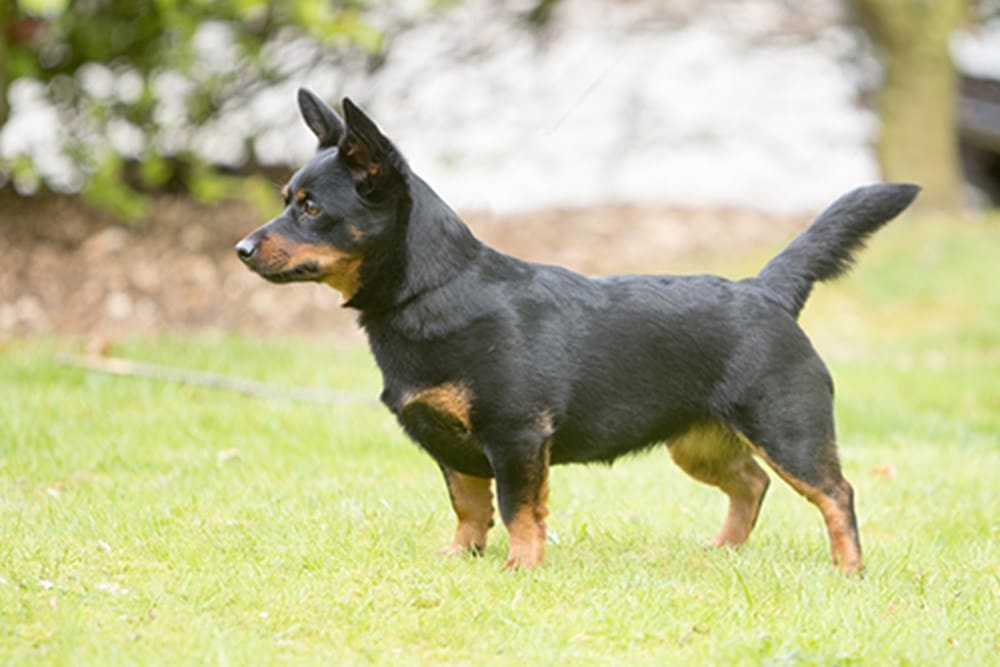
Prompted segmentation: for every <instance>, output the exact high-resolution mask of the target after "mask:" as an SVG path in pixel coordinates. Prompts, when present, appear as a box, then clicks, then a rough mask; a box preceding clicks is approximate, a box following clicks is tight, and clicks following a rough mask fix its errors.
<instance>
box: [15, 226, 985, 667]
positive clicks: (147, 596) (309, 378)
mask: <svg viewBox="0 0 1000 667" xmlns="http://www.w3.org/2000/svg"><path fill="white" fill-rule="evenodd" d="M998 247H1000V221H998V220H995V219H994V220H991V221H980V222H972V221H970V222H962V223H959V222H953V221H940V220H938V221H920V220H914V219H907V220H905V221H901V222H899V223H897V224H895V225H894V226H891V227H890V228H889V229H888V230H886V231H885V232H883V233H882V235H881V236H880V237H879V238H878V239H877V240H876V241H875V242H874V243H873V247H872V248H871V249H870V250H869V251H868V252H867V254H866V255H865V257H864V258H863V261H862V262H861V264H860V266H859V268H858V270H856V271H855V273H854V274H853V275H852V276H851V277H850V278H848V279H846V280H844V281H842V282H840V283H838V284H836V285H834V286H823V287H820V288H818V289H817V293H816V294H815V295H814V297H813V302H812V303H811V304H810V306H809V308H808V309H807V311H806V313H805V318H804V319H805V326H806V328H807V330H809V331H810V332H811V333H812V334H813V336H814V339H815V341H816V344H817V346H818V347H819V348H820V350H821V351H822V352H823V354H824V356H825V357H826V358H827V359H828V361H829V362H830V365H831V367H832V370H833V373H834V376H835V377H836V379H837V386H838V404H837V409H838V419H839V433H840V439H841V442H842V445H841V446H842V456H843V460H844V467H845V470H846V473H847V475H848V477H849V478H850V479H851V480H852V482H853V483H854V485H855V487H856V489H857V493H858V502H859V518H860V522H861V531H862V539H863V543H864V547H865V548H866V561H867V564H868V573H867V576H866V578H865V579H863V580H855V579H844V578H842V577H841V576H839V575H838V574H836V573H835V571H834V570H833V569H832V568H831V567H830V565H829V563H828V558H827V544H826V538H825V535H824V531H823V529H822V525H821V520H820V517H819V514H818V512H816V511H815V510H814V509H813V508H812V507H810V506H809V505H807V504H806V503H805V502H803V501H802V500H800V499H799V498H798V497H797V496H795V495H794V493H792V492H791V491H790V490H788V488H787V487H786V486H785V485H783V484H781V483H780V482H776V483H775V484H774V485H773V486H772V491H771V493H770V494H769V496H768V499H767V501H766V502H765V504H764V509H763V512H762V517H761V521H760V524H759V525H758V528H757V530H756V532H755V533H754V535H753V536H752V538H751V540H750V542H749V543H748V544H747V545H746V547H745V548H744V549H743V550H741V551H739V552H734V551H730V550H705V549H703V548H702V545H703V544H704V543H705V542H706V541H707V540H708V539H709V538H710V537H711V535H712V534H713V533H714V531H715V529H716V528H717V527H718V525H719V523H720V522H721V519H722V515H723V512H724V505H725V503H724V499H723V497H722V495H721V494H720V493H718V492H717V491H715V490H713V489H710V488H707V487H704V486H701V485H699V484H697V483H696V482H694V481H692V480H690V479H688V478H687V477H685V476H684V475H683V473H681V472H680V471H679V470H677V469H676V468H674V467H673V465H672V464H671V463H670V461H669V457H668V456H667V455H666V453H665V452H663V451H654V452H652V453H651V454H647V455H644V456H641V457H637V458H632V459H627V460H625V461H623V462H621V463H620V464H616V465H615V466H614V467H613V468H611V469H610V470H609V469H607V468H604V467H586V466H576V467H560V468H556V469H555V470H554V471H553V475H552V499H551V500H552V503H551V505H552V507H551V509H552V516H551V519H550V528H551V530H552V539H551V543H550V544H549V545H548V552H547V564H546V566H545V567H544V568H542V569H541V570H538V571H535V572H532V573H510V572H505V571H502V569H501V563H502V561H503V556H504V552H505V547H506V539H507V538H506V534H505V532H504V531H503V529H502V528H501V529H495V530H494V531H493V532H492V534H491V539H492V543H491V545H490V547H489V548H488V550H487V553H486V554H485V556H484V557H483V558H479V559H472V558H466V559H450V560H448V559H442V558H439V557H437V556H436V555H435V551H436V549H437V548H439V547H440V546H443V545H444V544H445V543H446V542H447V540H448V539H449V538H450V534H451V530H452V522H453V519H452V517H451V510H450V508H449V506H448V502H447V496H446V493H445V490H444V485H443V483H442V480H441V479H440V474H439V473H438V471H437V469H436V467H435V466H434V465H433V464H432V462H431V461H430V460H429V459H428V458H427V457H426V456H425V455H423V454H421V453H420V452H419V451H418V450H417V448H416V447H414V446H413V445H411V444H410V443H409V442H408V441H407V440H406V439H405V438H404V436H403V435H401V433H400V431H399V429H398V427H397V426H396V425H395V423H394V421H393V420H392V418H391V417H390V416H389V415H388V413H387V412H385V411H384V410H383V409H381V408H380V407H379V406H378V405H377V404H376V403H375V400H374V397H376V396H377V395H378V391H379V382H378V377H377V373H376V371H375V370H374V368H373V366H372V362H371V361H370V360H369V358H368V355H367V353H366V352H365V351H364V350H363V349H359V348H357V347H349V348H348V349H341V348H338V347H337V346H336V345H333V344H330V343H327V342H316V341H298V340H276V341H275V340H271V341H261V340H256V339H252V338H246V337H228V336H200V337H193V338H190V337H187V338H163V339H157V340H133V341H126V342H124V343H122V344H120V345H119V346H117V347H116V348H115V349H114V353H115V354H118V355H122V356H127V357H131V358H136V359H142V360H147V361H154V362H158V363H163V364H168V365H174V366H181V367H188V368H197V369H201V370H209V371H215V372H220V373H229V374H233V375H239V376H243V377H250V378H254V379H257V380H262V381H266V382H269V383H273V384H277V385H289V386H292V385H299V386H316V387H329V388H338V389H349V390H352V391H361V392H364V393H366V394H368V395H370V396H372V397H373V400H372V402H371V403H364V404H361V405H354V406H334V407H330V406H318V405H311V404H303V403H291V402H281V401H264V400H261V399H254V398H249V397H244V396H240V395H235V394H230V393H225V392H219V391H212V390H207V389H201V388H197V387H192V386H182V385H174V384H163V383H157V382H154V381H148V380H138V379H127V378H117V377H111V376H103V375H98V374H93V373H88V372H84V371H80V370H73V369H70V368H67V367H64V366H62V365H60V363H59V362H58V361H57V357H58V355H59V354H61V353H63V352H66V351H72V350H73V349H74V347H75V345H76V343H75V342H74V341H67V340H48V341H28V340H17V341H8V342H6V343H2V344H0V397H2V400H0V628H3V631H2V632H0V662H2V663H4V664H14V665H17V664H32V665H36V664H74V665H76V664H102V665H104V664H171V665H174V664H270V663H280V664H369V663H374V664H390V663H391V664H455V665H462V664H479V663H483V662H485V663H488V664H498V665H504V664H572V665H590V664H593V665H605V664H617V663H623V662H625V661H627V662H628V663H629V664H639V665H641V664H650V665H652V664H657V665H662V664H726V665H728V664H748V665H751V664H752V665H757V664H767V665H833V664H837V665H839V664H879V665H881V664H944V665H972V664H977V665H978V664H996V660H997V658H996V656H997V655H998V651H1000V630H998V628H1000V625H998V623H997V619H998V618H1000V518H998V517H1000V501H998V497H1000V496H998V492H997V488H998V487H997V483H998V482H997V481H998V480H1000V435H998V434H1000V290H998V289H997V286H996V266H995V263H996V249H997V248H998ZM763 258H764V255H761V254H756V253H755V254H754V256H752V257H746V258H735V261H734V258H724V259H720V260H719V262H718V264H719V266H717V267H713V268H727V267H728V268H731V267H733V266H735V267H737V268H741V267H745V269H746V270H745V271H744V273H746V272H749V271H753V270H754V269H755V267H756V266H758V265H759V263H760V261H761V260H762V259H763ZM700 268H705V267H704V266H702V267H700ZM289 289H293V288H289Z"/></svg>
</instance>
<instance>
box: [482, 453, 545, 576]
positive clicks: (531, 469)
mask: <svg viewBox="0 0 1000 667" xmlns="http://www.w3.org/2000/svg"><path fill="white" fill-rule="evenodd" d="M487 456H489V459H490V463H491V465H492V466H493V474H494V476H495V478H496V481H497V504H498V505H499V506H500V517H501V518H502V519H503V522H504V525H506V526H507V532H508V534H509V535H510V550H509V551H508V552H507V560H506V561H505V562H504V566H505V567H507V568H510V569H525V570H530V569H531V568H534V567H537V566H539V565H541V564H542V560H543V558H544V554H545V517H546V516H547V515H548V513H549V511H548V508H547V506H546V503H547V501H548V497H549V443H548V442H547V441H543V442H539V443H537V444H528V445H521V446H513V447H503V448H501V447H496V448H489V447H488V448H487Z"/></svg>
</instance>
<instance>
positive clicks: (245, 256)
mask: <svg viewBox="0 0 1000 667" xmlns="http://www.w3.org/2000/svg"><path fill="white" fill-rule="evenodd" d="M236 254H237V255H238V256H239V258H240V259H241V260H243V261H244V262H249V261H250V260H251V259H252V258H253V256H254V255H256V254H257V244H256V243H254V242H253V241H251V240H250V237H249V236H248V237H246V238H245V239H243V240H242V241H240V242H239V243H237V244H236Z"/></svg>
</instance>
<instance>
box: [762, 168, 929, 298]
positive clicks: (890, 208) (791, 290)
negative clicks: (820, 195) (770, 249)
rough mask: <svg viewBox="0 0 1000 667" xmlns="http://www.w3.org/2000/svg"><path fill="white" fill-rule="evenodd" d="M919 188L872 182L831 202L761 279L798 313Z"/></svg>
mask: <svg viewBox="0 0 1000 667" xmlns="http://www.w3.org/2000/svg"><path fill="white" fill-rule="evenodd" d="M918 192H920V187H919V186H917V185H912V184H909V183H886V184H883V185H869V186H865V187H862V188H858V189H857V190H852V191H851V192H848V193H847V194H846V195H843V196H842V197H840V199H838V200H837V201H835V202H833V203H832V204H830V206H829V207H827V209H826V210H825V211H823V212H822V213H820V214H819V217H818V218H816V220H815V221H814V222H813V223H812V224H811V225H810V226H809V228H808V229H806V231H804V232H802V233H801V234H799V235H798V236H797V237H796V238H795V239H794V240H793V241H792V242H791V243H790V244H789V245H788V247H787V248H785V249H784V250H782V251H781V252H780V253H779V254H778V255H777V256H776V257H774V259H772V260H771V261H770V262H768V263H767V266H765V267H764V268H763V269H762V270H761V272H760V273H759V274H757V278H758V280H759V281H760V283H761V284H763V285H764V287H766V288H767V289H768V290H769V291H770V292H771V293H772V294H773V295H774V296H776V297H777V298H778V300H779V301H780V302H781V303H782V304H783V305H784V306H785V308H787V309H788V311H789V312H790V313H791V314H792V315H793V316H794V317H798V316H799V312H801V311H802V307H803V306H804V305H805V303H806V299H808V298H809V293H810V292H811V291H812V287H813V283H815V282H817V281H824V280H831V279H833V278H836V277H838V276H841V275H843V274H844V273H846V272H847V271H848V269H850V268H851V265H852V264H853V263H854V253H855V252H857V251H858V250H860V249H861V248H862V247H864V244H865V239H867V238H868V237H869V236H870V235H871V234H872V233H874V232H875V231H877V230H878V229H879V228H880V227H882V225H884V224H885V223H887V222H889V221H890V220H892V219H893V218H895V217H896V216H897V215H899V214H900V213H901V212H902V211H903V209H905V208H906V207H907V206H909V205H910V203H911V202H912V201H913V200H914V199H915V198H916V196H917V193H918Z"/></svg>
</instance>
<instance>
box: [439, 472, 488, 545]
mask: <svg viewBox="0 0 1000 667" xmlns="http://www.w3.org/2000/svg"><path fill="white" fill-rule="evenodd" d="M441 471H442V472H443V473H444V481H445V483H447V485H448V496H449V497H450V498H451V506H452V507H453V508H454V509H455V515H456V516H457V517H458V527H457V528H456V529H455V539H454V540H452V543H451V544H450V545H448V546H446V547H445V548H444V549H442V550H441V553H442V554H444V555H446V556H459V555H461V554H464V553H469V552H471V553H473V554H475V555H479V554H481V553H482V552H483V550H484V549H485V548H486V533H487V531H488V530H489V529H490V527H492V526H493V494H492V493H491V492H490V484H491V480H490V479H487V478H483V477H474V476H472V475H466V474H463V473H460V472H458V471H457V470H452V469H451V468H448V467H446V466H443V465H442V466H441Z"/></svg>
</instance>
